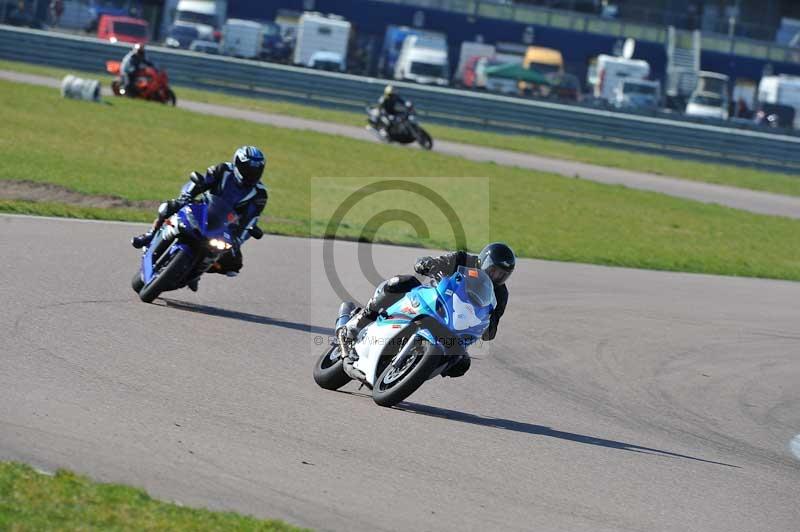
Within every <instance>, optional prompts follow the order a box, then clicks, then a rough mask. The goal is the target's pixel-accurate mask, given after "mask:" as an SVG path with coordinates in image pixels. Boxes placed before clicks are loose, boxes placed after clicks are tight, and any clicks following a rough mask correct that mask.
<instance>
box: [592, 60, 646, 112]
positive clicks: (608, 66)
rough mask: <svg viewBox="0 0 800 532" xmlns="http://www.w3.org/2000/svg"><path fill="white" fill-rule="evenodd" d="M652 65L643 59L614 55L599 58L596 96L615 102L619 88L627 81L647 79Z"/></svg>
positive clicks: (595, 87) (595, 86)
mask: <svg viewBox="0 0 800 532" xmlns="http://www.w3.org/2000/svg"><path fill="white" fill-rule="evenodd" d="M649 75H650V64H649V63H648V62H647V61H644V60H642V59H626V58H624V57H617V56H613V55H605V54H600V55H599V56H597V77H596V82H595V84H594V96H595V98H600V99H601V100H605V101H607V102H612V101H614V100H615V97H616V93H617V87H618V86H619V84H620V83H621V82H622V81H623V80H626V79H646V78H647V77H648V76H649Z"/></svg>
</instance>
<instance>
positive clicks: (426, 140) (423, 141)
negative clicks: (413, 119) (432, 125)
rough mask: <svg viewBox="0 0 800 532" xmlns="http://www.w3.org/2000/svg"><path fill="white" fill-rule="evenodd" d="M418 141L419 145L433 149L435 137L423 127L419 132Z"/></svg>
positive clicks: (425, 148) (426, 148)
mask: <svg viewBox="0 0 800 532" xmlns="http://www.w3.org/2000/svg"><path fill="white" fill-rule="evenodd" d="M417 142H419V145H420V146H422V149H424V150H432V149H433V139H432V138H431V136H430V135H428V132H427V131H425V130H424V129H422V128H419V132H418V133H417Z"/></svg>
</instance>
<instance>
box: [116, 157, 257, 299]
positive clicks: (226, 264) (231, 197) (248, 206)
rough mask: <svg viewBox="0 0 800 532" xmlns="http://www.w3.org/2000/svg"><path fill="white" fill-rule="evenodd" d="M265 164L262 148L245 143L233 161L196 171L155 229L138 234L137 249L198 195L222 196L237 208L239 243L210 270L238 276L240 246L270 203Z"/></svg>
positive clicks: (167, 204) (162, 211) (236, 238)
mask: <svg viewBox="0 0 800 532" xmlns="http://www.w3.org/2000/svg"><path fill="white" fill-rule="evenodd" d="M265 166H266V157H265V156H264V154H263V153H262V152H261V150H259V149H258V148H256V147H253V146H243V147H241V148H239V149H238V150H236V153H235V154H234V156H233V160H232V161H231V162H224V163H220V164H218V165H216V166H211V167H209V168H208V170H207V171H206V173H205V175H201V174H199V173H197V172H193V173H192V176H191V180H190V181H189V182H188V183H186V184H185V185H184V186H183V188H182V189H181V195H180V197H178V198H177V199H174V200H169V201H166V202H164V203H162V204H161V206H160V207H159V208H158V218H156V221H155V222H154V223H153V227H152V229H151V230H150V231H148V232H147V233H144V234H142V235H139V236H136V237H134V238H133V240H132V241H131V244H132V245H133V247H135V248H137V249H139V248H142V247H145V246H148V245H149V244H150V242H151V241H152V239H153V236H154V235H155V234H156V232H157V231H158V230H159V229H160V228H161V226H162V225H163V224H164V222H165V221H166V220H167V219H168V218H169V217H170V216H172V215H173V214H175V213H176V212H178V211H179V210H180V209H181V208H183V207H184V206H185V205H187V204H188V203H189V202H191V201H192V200H194V199H195V198H197V197H198V196H200V195H202V194H212V195H217V196H222V197H224V198H225V199H227V200H228V202H229V203H230V204H231V205H234V206H235V208H234V212H235V213H236V215H237V216H238V221H237V223H236V227H235V230H236V234H234V235H232V236H233V239H234V242H235V243H236V245H235V246H234V248H233V249H232V250H231V251H229V252H227V253H225V254H224V255H222V256H221V257H220V258H219V260H218V261H217V262H216V263H215V264H214V265H213V266H212V268H211V269H210V270H209V271H210V272H213V273H222V274H225V275H228V276H229V277H234V276H236V275H237V274H238V273H239V271H240V270H241V268H242V264H243V258H242V252H241V249H240V246H241V244H242V243H244V241H245V240H247V238H248V237H249V236H250V233H251V231H252V228H254V227H255V224H256V222H257V221H258V217H259V216H260V215H261V212H262V211H263V210H264V207H265V206H266V205H267V199H268V193H267V188H266V187H265V186H264V185H263V184H262V183H261V176H262V174H263V172H264V167H265ZM189 288H191V289H192V290H197V285H196V284H195V283H192V284H190V285H189Z"/></svg>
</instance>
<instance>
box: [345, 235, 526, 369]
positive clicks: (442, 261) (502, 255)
mask: <svg viewBox="0 0 800 532" xmlns="http://www.w3.org/2000/svg"><path fill="white" fill-rule="evenodd" d="M459 266H465V267H467V268H480V269H482V270H483V271H484V272H486V274H487V275H488V276H489V278H490V279H491V280H492V284H493V285H494V295H495V298H496V299H497V305H496V306H495V308H494V311H492V316H491V319H490V322H489V326H488V327H487V328H486V330H485V331H484V333H483V337H482V339H483V340H485V341H489V340H494V338H495V336H496V335H497V325H498V323H499V322H500V318H501V317H502V316H503V314H504V313H505V311H506V304H507V303H508V288H507V287H506V285H505V283H506V281H507V280H508V278H509V277H510V276H511V274H512V273H513V272H514V267H515V266H516V257H515V255H514V251H512V249H511V248H510V247H508V246H507V245H506V244H503V243H502V242H494V243H491V244H489V245H487V246H486V247H484V248H483V250H482V251H481V252H480V254H478V255H472V254H470V253H467V252H465V251H456V252H454V253H447V254H445V255H442V256H440V257H421V258H419V259H418V260H417V263H416V264H415V265H414V271H416V272H417V273H418V274H420V275H423V276H426V277H432V278H434V279H440V278H442V277H447V276H449V275H452V274H453V273H455V272H456V271H457V270H458V267H459ZM420 285H421V283H420V281H419V279H417V278H416V277H414V276H413V275H398V276H395V277H392V278H391V279H389V280H388V281H384V282H383V283H381V284H380V285H378V287H377V288H376V289H375V294H374V295H373V296H372V298H371V299H370V300H369V301H368V302H367V304H366V305H364V308H363V309H361V310H359V311H358V312H357V313H355V314H354V315H353V317H352V318H350V320H349V321H348V322H347V323H346V324H345V325H343V326H342V327H340V328H339V329H338V330H337V331H336V337H337V338H338V339H339V342H340V343H341V344H344V343H345V342H354V341H355V339H356V338H357V337H358V333H359V332H360V331H361V330H362V329H363V328H364V327H366V326H367V325H369V324H370V323H372V322H373V321H375V320H376V319H378V316H379V315H380V314H381V312H383V311H385V310H386V309H387V308H389V307H390V306H392V305H393V304H394V303H396V302H397V301H399V300H400V299H402V297H403V296H404V295H405V294H406V293H408V292H410V291H411V290H413V289H414V288H416V287H418V286H420ZM470 364H471V363H470V358H469V355H464V357H463V358H462V359H461V360H460V361H459V362H458V363H457V364H455V365H454V366H453V367H451V368H450V369H449V370H448V371H447V372H446V373H445V374H444V375H445V376H447V377H461V376H462V375H464V374H465V373H466V372H467V370H469V367H470Z"/></svg>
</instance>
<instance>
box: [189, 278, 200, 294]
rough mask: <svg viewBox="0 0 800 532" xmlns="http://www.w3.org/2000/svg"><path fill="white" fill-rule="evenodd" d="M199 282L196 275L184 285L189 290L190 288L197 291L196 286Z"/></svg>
mask: <svg viewBox="0 0 800 532" xmlns="http://www.w3.org/2000/svg"><path fill="white" fill-rule="evenodd" d="M199 283H200V278H199V277H197V278H195V279H192V280H191V281H189V282H188V283H186V286H188V287H189V290H191V291H192V292H197V288H198V284H199Z"/></svg>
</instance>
